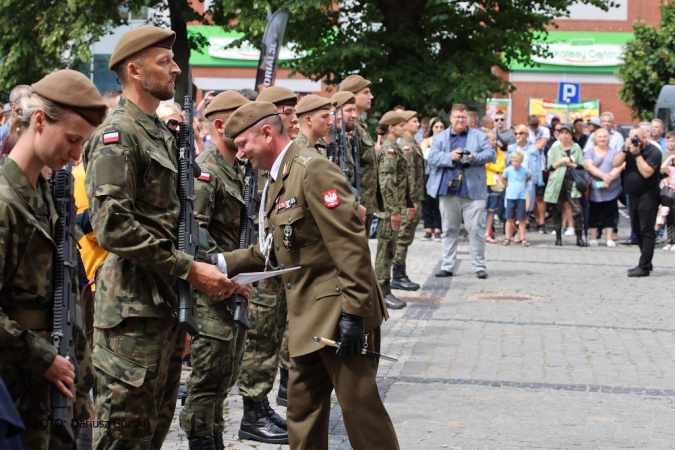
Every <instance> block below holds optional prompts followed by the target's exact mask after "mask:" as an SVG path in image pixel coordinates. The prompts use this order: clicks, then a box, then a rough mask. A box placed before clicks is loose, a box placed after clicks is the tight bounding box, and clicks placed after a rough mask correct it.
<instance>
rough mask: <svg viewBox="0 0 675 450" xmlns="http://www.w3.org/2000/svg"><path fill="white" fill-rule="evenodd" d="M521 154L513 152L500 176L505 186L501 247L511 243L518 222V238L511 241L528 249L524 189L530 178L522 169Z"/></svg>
mask: <svg viewBox="0 0 675 450" xmlns="http://www.w3.org/2000/svg"><path fill="white" fill-rule="evenodd" d="M524 156H525V155H524V154H523V152H521V151H520V150H515V151H514V152H513V153H511V165H510V166H509V167H507V168H506V170H505V171H504V173H503V174H502V183H503V184H504V185H505V186H506V238H505V239H504V241H503V242H502V245H509V244H510V243H511V236H512V235H513V234H514V233H515V230H516V220H518V237H517V238H516V239H515V240H514V241H513V242H514V243H516V244H522V245H524V246H525V247H529V246H530V243H529V242H527V241H526V240H525V228H526V227H527V222H526V221H525V215H526V212H525V199H526V193H525V187H526V185H527V182H528V181H530V179H531V178H532V174H531V173H530V171H529V170H528V169H526V168H525V167H523V165H522V164H523V158H524Z"/></svg>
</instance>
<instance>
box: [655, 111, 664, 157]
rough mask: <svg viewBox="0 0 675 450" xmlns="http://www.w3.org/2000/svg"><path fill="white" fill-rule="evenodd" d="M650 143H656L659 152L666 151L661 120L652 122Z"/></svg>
mask: <svg viewBox="0 0 675 450" xmlns="http://www.w3.org/2000/svg"><path fill="white" fill-rule="evenodd" d="M652 141H654V142H658V144H659V150H661V151H662V152H665V151H666V139H665V138H664V137H663V120H661V119H654V120H652Z"/></svg>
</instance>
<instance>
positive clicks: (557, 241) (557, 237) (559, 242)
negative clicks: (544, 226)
mask: <svg viewBox="0 0 675 450" xmlns="http://www.w3.org/2000/svg"><path fill="white" fill-rule="evenodd" d="M555 245H560V246H561V247H562V228H558V229H557V230H555Z"/></svg>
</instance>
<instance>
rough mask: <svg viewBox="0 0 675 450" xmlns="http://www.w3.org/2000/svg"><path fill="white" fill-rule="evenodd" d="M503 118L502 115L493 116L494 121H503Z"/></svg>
mask: <svg viewBox="0 0 675 450" xmlns="http://www.w3.org/2000/svg"><path fill="white" fill-rule="evenodd" d="M503 121H504V118H503V117H495V122H503Z"/></svg>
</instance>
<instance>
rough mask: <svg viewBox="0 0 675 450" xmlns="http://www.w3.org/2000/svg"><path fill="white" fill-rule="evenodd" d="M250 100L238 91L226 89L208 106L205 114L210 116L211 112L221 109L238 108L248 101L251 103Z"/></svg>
mask: <svg viewBox="0 0 675 450" xmlns="http://www.w3.org/2000/svg"><path fill="white" fill-rule="evenodd" d="M249 102H250V100H249V99H247V98H246V97H244V96H243V95H241V94H240V93H239V92H237V91H225V92H221V93H220V94H218V95H216V96H215V98H214V99H213V100H211V103H209V107H208V108H206V114H205V116H206V117H208V116H209V114H213V113H217V112H220V111H228V110H231V109H237V108H239V107H240V106H242V105H245V104H246V103H249Z"/></svg>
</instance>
